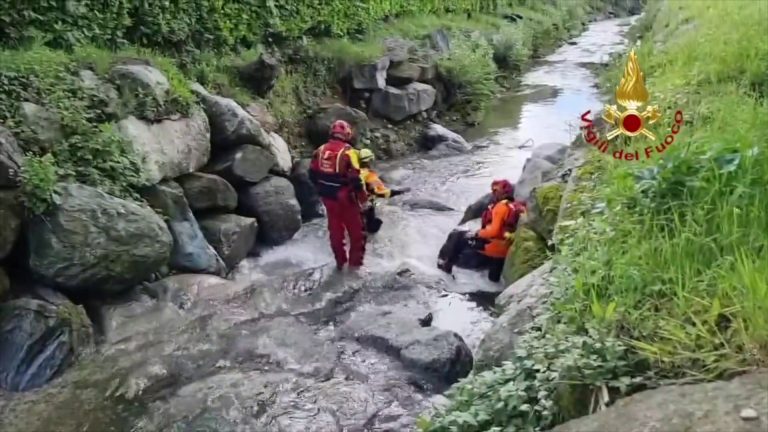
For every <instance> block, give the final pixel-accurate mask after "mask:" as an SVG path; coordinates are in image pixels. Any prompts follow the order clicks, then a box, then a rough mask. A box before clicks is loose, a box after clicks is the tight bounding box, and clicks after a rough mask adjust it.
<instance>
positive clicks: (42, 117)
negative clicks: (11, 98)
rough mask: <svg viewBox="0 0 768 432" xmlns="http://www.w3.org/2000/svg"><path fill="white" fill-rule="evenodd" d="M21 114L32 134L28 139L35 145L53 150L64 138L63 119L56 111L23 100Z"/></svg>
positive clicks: (24, 123)
mask: <svg viewBox="0 0 768 432" xmlns="http://www.w3.org/2000/svg"><path fill="white" fill-rule="evenodd" d="M19 115H20V117H21V121H22V122H23V125H24V127H25V128H26V129H27V131H28V133H29V134H30V136H29V137H28V138H27V141H30V142H31V143H32V145H33V146H34V147H37V148H39V149H44V150H51V149H52V148H54V147H55V146H56V145H57V144H58V143H59V142H61V140H62V139H64V135H63V133H62V131H61V119H60V118H59V116H58V115H57V114H56V113H54V112H51V111H49V110H47V109H45V108H43V107H41V106H40V105H35V104H33V103H30V102H22V103H21V110H20V111H19Z"/></svg>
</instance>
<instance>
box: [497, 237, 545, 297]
mask: <svg viewBox="0 0 768 432" xmlns="http://www.w3.org/2000/svg"><path fill="white" fill-rule="evenodd" d="M547 259H549V252H548V250H547V243H546V241H545V240H544V239H543V238H541V236H539V235H538V234H536V232H535V231H533V229H531V227H530V226H528V225H527V224H518V226H517V231H515V242H514V243H513V245H512V247H511V248H509V252H507V259H506V260H505V261H504V270H503V272H502V277H503V280H504V283H506V284H511V283H514V282H515V281H517V280H518V279H520V278H521V277H523V276H525V275H527V274H528V273H530V272H532V271H533V270H535V269H536V268H538V267H539V266H540V265H542V264H544V262H546V261H547Z"/></svg>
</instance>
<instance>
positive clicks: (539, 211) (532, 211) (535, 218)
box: [527, 181, 565, 242]
mask: <svg viewBox="0 0 768 432" xmlns="http://www.w3.org/2000/svg"><path fill="white" fill-rule="evenodd" d="M564 189H565V185H564V184H563V183H560V182H557V181H553V182H547V183H544V184H541V185H539V186H536V187H535V188H534V189H533V191H532V193H531V196H530V198H529V199H528V202H527V206H528V210H527V224H528V226H530V227H531V229H532V230H533V231H534V232H535V233H536V234H538V235H539V236H541V237H543V238H544V240H546V241H547V242H549V241H550V240H552V234H553V233H554V231H555V224H556V223H557V216H558V214H559V213H560V202H561V201H562V199H563V191H564Z"/></svg>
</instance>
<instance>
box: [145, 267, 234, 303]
mask: <svg viewBox="0 0 768 432" xmlns="http://www.w3.org/2000/svg"><path fill="white" fill-rule="evenodd" d="M245 288H246V284H244V283H242V282H234V281H231V280H228V279H224V278H222V277H219V276H213V275H201V274H176V275H173V276H168V277H166V278H163V279H160V280H159V281H156V282H153V283H151V284H146V285H144V287H143V292H146V293H147V294H148V295H150V296H151V297H152V298H154V299H156V300H158V301H161V302H167V303H170V304H172V305H174V306H175V307H177V308H179V309H181V310H185V309H189V308H190V307H192V306H193V305H194V304H196V303H197V302H200V301H217V300H227V299H230V298H232V297H234V296H235V295H237V294H239V293H240V292H242V291H243V290H244V289H245Z"/></svg>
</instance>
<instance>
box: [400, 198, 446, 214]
mask: <svg viewBox="0 0 768 432" xmlns="http://www.w3.org/2000/svg"><path fill="white" fill-rule="evenodd" d="M403 205H404V206H406V207H408V208H410V209H411V210H434V211H441V212H442V211H453V208H452V207H450V206H447V205H445V204H443V203H441V202H439V201H436V200H431V199H426V198H407V199H404V200H403Z"/></svg>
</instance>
